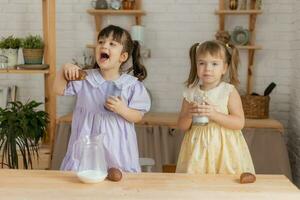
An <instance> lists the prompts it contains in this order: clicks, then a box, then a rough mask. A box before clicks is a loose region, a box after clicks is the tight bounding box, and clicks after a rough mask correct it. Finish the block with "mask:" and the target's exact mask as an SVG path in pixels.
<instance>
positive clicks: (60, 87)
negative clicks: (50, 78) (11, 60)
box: [53, 64, 80, 95]
mask: <svg viewBox="0 0 300 200" xmlns="http://www.w3.org/2000/svg"><path fill="white" fill-rule="evenodd" d="M79 69H80V68H79V67H78V66H76V65H73V64H65V65H64V66H63V67H62V69H61V70H59V71H58V72H57V73H56V76H55V79H54V84H53V89H54V92H55V93H56V94H57V95H63V94H64V90H65V88H66V85H67V83H68V80H72V79H75V78H76V77H78V76H79Z"/></svg>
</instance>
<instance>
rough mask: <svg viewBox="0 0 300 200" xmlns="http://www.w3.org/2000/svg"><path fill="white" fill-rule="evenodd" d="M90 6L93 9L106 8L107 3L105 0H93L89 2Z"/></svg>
mask: <svg viewBox="0 0 300 200" xmlns="http://www.w3.org/2000/svg"><path fill="white" fill-rule="evenodd" d="M91 4H92V7H94V8H95V9H107V8H108V4H107V1H106V0H94V1H92V2H91Z"/></svg>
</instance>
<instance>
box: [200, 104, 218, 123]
mask: <svg viewBox="0 0 300 200" xmlns="http://www.w3.org/2000/svg"><path fill="white" fill-rule="evenodd" d="M216 114H217V110H216V106H215V105H213V104H212V103H210V102H205V104H199V105H197V115H201V116H207V117H208V118H210V119H211V118H213V117H214V116H215V115H216Z"/></svg>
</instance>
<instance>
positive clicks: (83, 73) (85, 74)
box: [70, 69, 87, 81]
mask: <svg viewBox="0 0 300 200" xmlns="http://www.w3.org/2000/svg"><path fill="white" fill-rule="evenodd" d="M78 73H79V75H78V77H76V78H75V79H70V81H82V80H85V79H86V76H87V72H86V71H83V70H81V69H80V70H78Z"/></svg>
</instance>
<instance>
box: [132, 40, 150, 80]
mask: <svg viewBox="0 0 300 200" xmlns="http://www.w3.org/2000/svg"><path fill="white" fill-rule="evenodd" d="M132 65H133V75H134V76H135V77H137V78H138V80H139V81H143V80H144V79H145V78H146V77H147V70H146V68H145V66H144V65H143V64H142V63H141V53H140V44H139V42H138V41H135V40H134V41H133V51H132Z"/></svg>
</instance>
